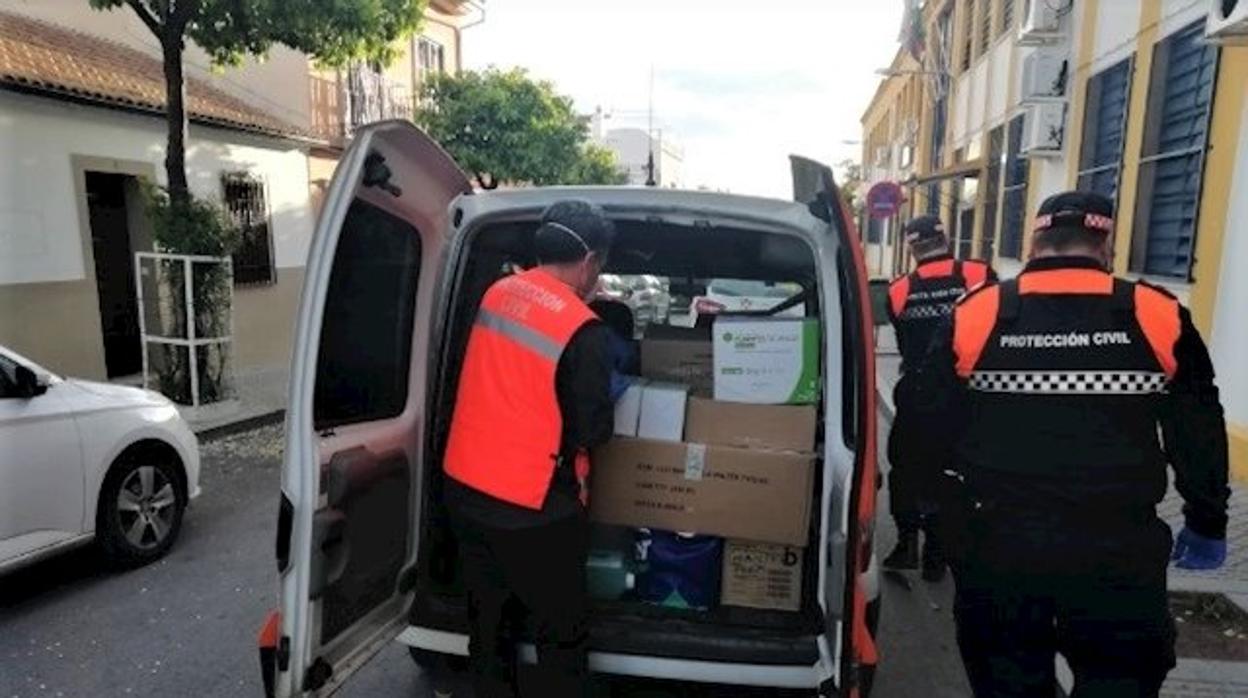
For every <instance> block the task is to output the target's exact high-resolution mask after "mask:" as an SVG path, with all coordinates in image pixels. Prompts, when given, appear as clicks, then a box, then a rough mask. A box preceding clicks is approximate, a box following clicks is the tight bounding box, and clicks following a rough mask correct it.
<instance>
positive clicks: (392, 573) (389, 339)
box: [273, 121, 471, 696]
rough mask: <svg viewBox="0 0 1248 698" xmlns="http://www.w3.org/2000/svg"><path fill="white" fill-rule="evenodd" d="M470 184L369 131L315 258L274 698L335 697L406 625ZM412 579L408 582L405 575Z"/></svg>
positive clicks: (417, 144) (294, 380)
mask: <svg viewBox="0 0 1248 698" xmlns="http://www.w3.org/2000/svg"><path fill="white" fill-rule="evenodd" d="M470 192H471V186H470V184H469V182H468V178H467V177H466V176H465V175H464V173H463V172H462V171H461V170H460V169H459V168H458V167H457V166H456V165H455V163H454V161H452V160H451V158H450V157H449V156H448V155H447V154H446V153H445V152H443V151H442V150H441V149H440V148H439V147H438V146H437V145H436V144H435V143H434V142H433V141H431V140H430V139H429V138H428V137H427V136H426V135H425V134H424V133H422V132H421V131H420V130H419V129H417V128H416V127H415V126H413V125H411V124H410V123H405V122H398V121H393V122H382V123H377V124H373V125H370V126H367V127H365V128H363V129H360V130H358V131H357V132H356V133H355V135H354V137H353V140H352V144H351V146H350V147H349V148H348V149H347V151H346V153H344V154H343V157H342V159H341V161H340V162H339V164H338V167H337V170H336V171H335V173H334V177H333V182H332V184H331V185H330V189H329V192H328V194H327V196H326V198H325V204H324V208H323V210H322V212H321V216H320V220H319V221H318V223H317V227H316V232H315V235H314V237H313V241H312V249H311V250H310V252H309V258H308V265H307V268H306V269H307V271H306V274H307V277H306V279H305V280H304V286H303V297H302V300H301V301H300V307H299V318H298V327H297V330H296V339H295V350H294V360H293V365H292V367H291V374H290V401H289V409H288V413H287V416H286V454H285V460H284V463H283V469H282V499H281V509H280V515H279V525H278V539H277V565H278V570H279V574H280V609H281V610H280V613H281V616H280V621H278V623H277V626H278V628H279V631H278V632H279V635H278V637H277V638H275V640H276V662H275V663H276V670H275V672H274V675H273V678H274V679H275V681H274V684H275V689H276V695H278V696H303V695H324V694H327V693H329V692H330V691H332V689H333V688H334V687H336V686H337V685H338V684H340V683H341V682H342V681H343V680H344V679H345V678H346V677H347V676H348V675H349V674H350V673H351V672H352V671H353V670H354V669H356V668H358V667H359V666H360V665H362V664H363V663H364V662H365V661H366V660H367V659H368V657H370V656H371V655H372V654H373V653H374V652H375V651H376V650H377V649H379V648H380V647H381V646H382V645H383V644H384V643H385V642H386V641H387V640H389V639H391V638H392V637H393V636H394V635H395V634H397V632H398V631H399V629H401V627H402V625H403V620H404V617H405V615H404V614H405V611H406V609H407V607H408V605H409V600H410V591H411V589H410V587H411V585H410V584H406V583H403V582H401V581H400V578H401V577H402V578H403V579H405V580H406V579H408V578H410V571H411V566H412V564H413V562H414V560H415V559H416V550H417V547H418V546H417V540H416V536H417V532H418V530H419V527H418V526H417V525H416V523H417V521H418V520H419V519H418V517H419V514H420V512H419V507H420V492H419V490H420V487H421V483H422V481H423V478H422V477H421V468H422V467H423V465H424V464H423V463H422V459H423V446H424V441H425V430H426V424H425V409H426V408H425V405H426V400H425V394H426V379H427V371H428V364H429V361H428V358H429V357H428V351H429V350H428V343H427V338H428V335H429V328H430V312H431V308H432V306H433V296H434V289H435V286H436V283H435V281H436V279H437V275H438V270H439V267H440V265H441V263H442V258H443V254H442V253H443V249H444V246H445V243H446V239H447V238H446V236H447V232H448V230H449V229H450V227H449V224H448V211H449V208H450V205H451V204H452V202H453V201H454V200H455V199H456V198H457V197H459V196H461V195H464V194H467V193H470ZM405 572H406V573H409V574H405Z"/></svg>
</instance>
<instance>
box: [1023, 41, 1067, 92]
mask: <svg viewBox="0 0 1248 698" xmlns="http://www.w3.org/2000/svg"><path fill="white" fill-rule="evenodd" d="M1066 65H1067V63H1066V56H1065V54H1064V52H1060V51H1054V50H1045V49H1037V50H1035V51H1032V52H1031V54H1030V55H1028V56H1027V57H1026V58H1024V59H1023V81H1022V85H1021V86H1020V87H1019V99H1020V101H1021V102H1023V103H1024V104H1026V103H1029V102H1043V101H1046V100H1054V99H1063V98H1064V97H1065V96H1066Z"/></svg>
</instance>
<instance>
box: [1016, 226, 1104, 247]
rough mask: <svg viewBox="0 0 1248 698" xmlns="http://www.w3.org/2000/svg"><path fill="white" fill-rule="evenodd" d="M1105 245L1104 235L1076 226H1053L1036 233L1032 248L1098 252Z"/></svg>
mask: <svg viewBox="0 0 1248 698" xmlns="http://www.w3.org/2000/svg"><path fill="white" fill-rule="evenodd" d="M1104 244H1105V233H1101V232H1097V231H1095V230H1088V229H1087V228H1084V227H1082V226H1077V225H1055V226H1053V227H1052V228H1045V229H1044V230H1040V231H1037V232H1036V234H1035V236H1034V237H1033V238H1032V243H1031V245H1032V247H1033V248H1040V249H1044V250H1049V251H1052V252H1069V251H1072V250H1076V251H1082V250H1098V249H1100V248H1101V245H1104Z"/></svg>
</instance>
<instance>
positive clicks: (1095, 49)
mask: <svg viewBox="0 0 1248 698" xmlns="http://www.w3.org/2000/svg"><path fill="white" fill-rule="evenodd" d="M1076 29H1077V27H1076ZM1139 33H1140V3H1138V2H1118V1H1115V0H1111V1H1110V2H1100V3H1097V5H1096V36H1095V37H1094V38H1093V40H1092V69H1091V71H1089V72H1088V75H1095V74H1097V73H1099V72H1101V71H1102V70H1104V69H1106V68H1108V67H1110V66H1111V65H1114V64H1115V63H1117V62H1118V61H1120V60H1122V59H1124V58H1126V57H1127V56H1129V55H1131V54H1132V53H1134V52H1135V43H1136V36H1138V35H1139ZM1076 36H1078V34H1076ZM1075 45H1076V46H1078V43H1076V44H1075ZM1076 58H1077V57H1076Z"/></svg>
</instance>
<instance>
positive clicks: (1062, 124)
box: [1019, 102, 1066, 157]
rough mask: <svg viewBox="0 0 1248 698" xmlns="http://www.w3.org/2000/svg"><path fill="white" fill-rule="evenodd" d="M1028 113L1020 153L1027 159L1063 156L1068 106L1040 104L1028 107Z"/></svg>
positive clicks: (1053, 103) (1050, 103)
mask: <svg viewBox="0 0 1248 698" xmlns="http://www.w3.org/2000/svg"><path fill="white" fill-rule="evenodd" d="M1026 113H1027V116H1026V117H1025V118H1024V119H1023V142H1022V146H1021V147H1020V148H1019V152H1020V153H1021V154H1022V155H1023V156H1025V157H1052V156H1054V155H1061V153H1062V141H1063V140H1064V138H1063V137H1064V135H1065V131H1066V104H1065V103H1064V102H1040V103H1038V104H1033V105H1031V106H1029V107H1027V112H1026Z"/></svg>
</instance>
